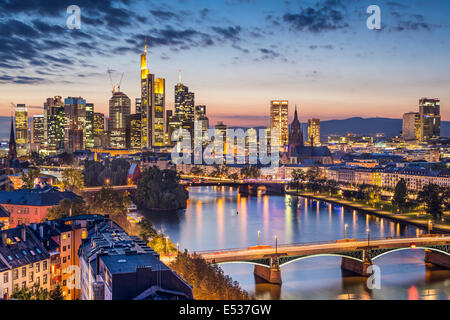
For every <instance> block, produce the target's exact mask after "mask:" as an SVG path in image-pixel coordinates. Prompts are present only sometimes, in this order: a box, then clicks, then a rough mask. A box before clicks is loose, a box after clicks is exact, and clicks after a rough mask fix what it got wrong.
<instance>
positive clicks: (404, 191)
mask: <svg viewBox="0 0 450 320" xmlns="http://www.w3.org/2000/svg"><path fill="white" fill-rule="evenodd" d="M407 197H408V187H407V186H406V182H405V180H404V179H400V180H399V181H398V182H397V185H396V186H395V191H394V197H393V198H392V204H393V205H394V206H396V207H397V208H399V209H400V210H401V211H403V209H404V208H406V206H407V203H406V200H407Z"/></svg>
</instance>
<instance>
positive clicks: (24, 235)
mask: <svg viewBox="0 0 450 320" xmlns="http://www.w3.org/2000/svg"><path fill="white" fill-rule="evenodd" d="M21 232H22V236H21V238H22V241H23V242H26V241H27V227H26V226H25V225H24V226H22V230H21Z"/></svg>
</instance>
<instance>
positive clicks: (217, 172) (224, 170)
mask: <svg viewBox="0 0 450 320" xmlns="http://www.w3.org/2000/svg"><path fill="white" fill-rule="evenodd" d="M227 175H228V166H227V165H225V164H222V165H215V166H214V171H213V172H212V174H211V176H212V177H216V178H223V177H225V176H227Z"/></svg>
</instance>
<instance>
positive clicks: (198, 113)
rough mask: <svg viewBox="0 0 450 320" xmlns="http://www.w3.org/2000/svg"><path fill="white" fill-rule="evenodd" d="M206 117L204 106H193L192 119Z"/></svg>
mask: <svg viewBox="0 0 450 320" xmlns="http://www.w3.org/2000/svg"><path fill="white" fill-rule="evenodd" d="M201 116H206V106H204V105H201V106H195V113H194V118H195V119H197V118H198V117H201Z"/></svg>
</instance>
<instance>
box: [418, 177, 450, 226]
mask: <svg viewBox="0 0 450 320" xmlns="http://www.w3.org/2000/svg"><path fill="white" fill-rule="evenodd" d="M448 196H449V192H448V188H442V187H439V186H438V185H436V184H428V185H426V186H424V187H423V189H422V190H421V191H420V192H419V194H418V196H417V201H418V202H419V203H422V204H424V205H425V211H426V212H427V213H428V214H429V215H431V216H432V217H433V219H434V220H435V221H439V220H441V218H442V213H443V209H444V205H445V203H446V201H448Z"/></svg>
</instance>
